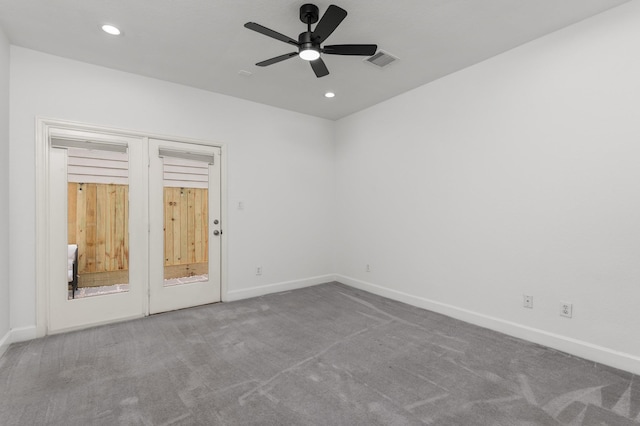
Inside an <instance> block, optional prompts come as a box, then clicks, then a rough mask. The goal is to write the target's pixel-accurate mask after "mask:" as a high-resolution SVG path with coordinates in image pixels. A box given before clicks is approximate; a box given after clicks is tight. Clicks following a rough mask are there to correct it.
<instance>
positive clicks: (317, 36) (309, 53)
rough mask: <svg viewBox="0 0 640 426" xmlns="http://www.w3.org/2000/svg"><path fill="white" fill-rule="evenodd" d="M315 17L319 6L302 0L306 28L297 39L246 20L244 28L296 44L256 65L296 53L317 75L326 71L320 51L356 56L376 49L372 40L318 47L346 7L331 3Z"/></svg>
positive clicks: (262, 64)
mask: <svg viewBox="0 0 640 426" xmlns="http://www.w3.org/2000/svg"><path fill="white" fill-rule="evenodd" d="M318 17H319V13H318V6H316V5H313V4H303V5H302V6H300V20H301V21H302V22H304V23H305V24H307V31H305V32H303V33H300V35H299V36H298V40H297V41H296V40H294V39H292V38H291V37H287V36H286V35H284V34H280V33H279V32H276V31H273V30H271V29H269V28H267V27H263V26H262V25H260V24H256V23H255V22H247V23H246V24H244V26H245V28H248V29H250V30H253V31H257V32H259V33H260V34H264V35H266V36H268V37H271V38H275V39H276V40H280V41H283V42H285V43H287V44H291V45H293V46H296V47H297V48H298V51H297V52H291V53H285V54H284V55H280V56H276V57H275V58H271V59H267V60H266V61H262V62H258V63H257V64H256V65H257V66H259V67H266V66H268V65H273V64H276V63H278V62H281V61H284V60H285V59H289V58H293V57H294V56H296V55H297V56H300V58H302V59H304V60H305V61H309V63H310V64H311V68H312V69H313V72H314V73H315V74H316V77H318V78H319V77H324V76H325V75H328V74H329V70H328V69H327V66H326V65H325V64H324V61H323V60H322V58H321V57H320V54H321V53H325V54H327V55H357V56H372V55H374V54H375V53H376V50H377V49H378V46H377V45H375V44H334V45H332V46H324V47H321V46H320V45H321V44H322V43H323V42H324V41H325V40H326V39H327V38H328V37H329V36H330V35H331V33H333V31H334V30H335V29H336V28H337V27H338V25H340V23H341V22H342V21H343V20H344V18H346V17H347V11H346V10H344V9H342V8H340V7H338V6H335V5H333V4H332V5H330V6H329V7H328V8H327V11H326V12H325V13H324V15H322V18H321V19H320V22H318ZM316 22H318V25H316V28H315V30H314V31H311V24H315V23H316Z"/></svg>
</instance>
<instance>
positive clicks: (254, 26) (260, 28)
mask: <svg viewBox="0 0 640 426" xmlns="http://www.w3.org/2000/svg"><path fill="white" fill-rule="evenodd" d="M244 27H245V28H248V29H250V30H253V31H256V32H259V33H260V34H264V35H266V36H267V37H271V38H275V39H276V40H280V41H284V42H285V43H289V44H293V45H294V46H298V42H297V41H296V40H294V39H292V38H291V37H287V36H286V35H284V34H280V33H279V32H277V31H273V30H271V29H269V28H267V27H263V26H262V25H260V24H256V23H255V22H247V23H246V24H244Z"/></svg>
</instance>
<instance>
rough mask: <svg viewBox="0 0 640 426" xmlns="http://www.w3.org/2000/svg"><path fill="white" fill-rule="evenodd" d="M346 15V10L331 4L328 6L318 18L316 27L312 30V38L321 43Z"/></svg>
mask: <svg viewBox="0 0 640 426" xmlns="http://www.w3.org/2000/svg"><path fill="white" fill-rule="evenodd" d="M346 17H347V11H346V10H344V9H342V8H340V7H338V6H336V5H333V4H332V5H331V6H329V7H328V8H327V11H326V12H325V13H324V15H322V18H320V22H318V25H316V29H315V30H314V31H313V40H314V41H315V42H316V43H322V42H323V41H324V40H326V39H327V37H329V36H330V35H331V33H332V32H333V31H334V30H335V29H336V28H337V27H338V25H340V22H342V20H343V19H344V18H346Z"/></svg>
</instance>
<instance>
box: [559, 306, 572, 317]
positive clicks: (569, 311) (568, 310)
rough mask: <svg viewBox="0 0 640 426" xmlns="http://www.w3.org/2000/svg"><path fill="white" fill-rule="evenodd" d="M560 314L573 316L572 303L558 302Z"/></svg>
mask: <svg viewBox="0 0 640 426" xmlns="http://www.w3.org/2000/svg"><path fill="white" fill-rule="evenodd" d="M560 315H561V316H563V317H567V318H571V317H572V316H573V303H568V302H560Z"/></svg>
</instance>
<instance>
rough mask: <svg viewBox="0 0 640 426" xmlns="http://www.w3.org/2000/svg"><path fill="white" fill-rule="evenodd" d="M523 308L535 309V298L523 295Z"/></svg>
mask: <svg viewBox="0 0 640 426" xmlns="http://www.w3.org/2000/svg"><path fill="white" fill-rule="evenodd" d="M522 306H524V307H525V308H529V309H533V296H527V295H526V294H524V295H522Z"/></svg>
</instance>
